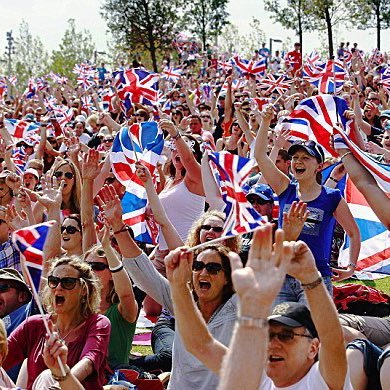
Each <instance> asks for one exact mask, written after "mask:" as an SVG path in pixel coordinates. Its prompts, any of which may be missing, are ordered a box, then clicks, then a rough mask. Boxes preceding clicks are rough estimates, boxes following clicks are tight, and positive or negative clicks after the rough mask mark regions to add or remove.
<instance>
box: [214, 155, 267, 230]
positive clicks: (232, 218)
mask: <svg viewBox="0 0 390 390" xmlns="http://www.w3.org/2000/svg"><path fill="white" fill-rule="evenodd" d="M208 155H209V164H210V167H211V171H212V172H213V175H214V178H215V180H216V182H217V185H218V187H219V188H220V191H221V195H222V199H223V201H224V202H225V209H224V212H225V214H226V221H225V226H224V231H223V235H224V236H234V235H237V234H243V233H248V232H250V231H253V230H255V229H256V228H258V227H260V226H261V225H263V224H264V223H265V222H266V220H265V219H264V218H263V217H262V216H261V215H260V214H259V213H258V212H257V211H256V210H255V209H254V208H253V207H252V205H251V204H250V203H249V202H248V201H247V199H246V196H245V192H244V190H243V186H244V183H245V181H246V180H247V178H248V175H249V174H250V172H251V170H252V168H253V167H254V166H255V165H256V162H255V160H252V159H248V158H244V157H240V156H237V155H234V154H231V153H228V152H220V153H216V152H213V153H209V154H208Z"/></svg>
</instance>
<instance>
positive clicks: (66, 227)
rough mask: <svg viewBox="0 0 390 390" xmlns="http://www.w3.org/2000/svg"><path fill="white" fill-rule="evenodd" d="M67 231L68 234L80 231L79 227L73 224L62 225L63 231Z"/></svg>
mask: <svg viewBox="0 0 390 390" xmlns="http://www.w3.org/2000/svg"><path fill="white" fill-rule="evenodd" d="M65 231H66V232H67V233H68V234H75V233H77V232H80V230H79V229H77V228H76V227H74V226H72V225H68V226H61V233H63V232H65Z"/></svg>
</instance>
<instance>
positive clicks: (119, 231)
mask: <svg viewBox="0 0 390 390" xmlns="http://www.w3.org/2000/svg"><path fill="white" fill-rule="evenodd" d="M127 231H129V227H128V226H127V225H126V224H124V225H123V226H122V227H121V228H120V229H119V230H117V231H116V232H114V234H119V233H123V232H127Z"/></svg>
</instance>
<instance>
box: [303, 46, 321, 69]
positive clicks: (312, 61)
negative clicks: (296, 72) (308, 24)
mask: <svg viewBox="0 0 390 390" xmlns="http://www.w3.org/2000/svg"><path fill="white" fill-rule="evenodd" d="M323 64H324V61H321V57H320V55H319V54H318V52H317V50H313V51H312V52H311V53H310V54H309V56H308V57H307V58H306V62H305V64H304V67H305V66H308V67H310V68H314V69H318V70H322V69H321V68H317V66H319V65H323Z"/></svg>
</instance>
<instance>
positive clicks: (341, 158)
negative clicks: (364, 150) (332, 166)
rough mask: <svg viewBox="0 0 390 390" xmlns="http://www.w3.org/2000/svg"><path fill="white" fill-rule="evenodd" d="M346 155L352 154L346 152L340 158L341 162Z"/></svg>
mask: <svg viewBox="0 0 390 390" xmlns="http://www.w3.org/2000/svg"><path fill="white" fill-rule="evenodd" d="M348 154H352V152H351V151H350V150H349V151H348V152H345V153H344V154H343V155H342V156H341V157H340V160H341V161H343V158H344V157H345V156H348Z"/></svg>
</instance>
